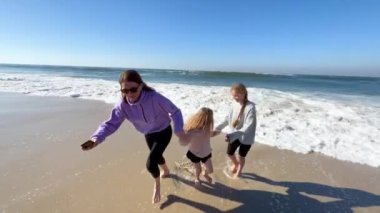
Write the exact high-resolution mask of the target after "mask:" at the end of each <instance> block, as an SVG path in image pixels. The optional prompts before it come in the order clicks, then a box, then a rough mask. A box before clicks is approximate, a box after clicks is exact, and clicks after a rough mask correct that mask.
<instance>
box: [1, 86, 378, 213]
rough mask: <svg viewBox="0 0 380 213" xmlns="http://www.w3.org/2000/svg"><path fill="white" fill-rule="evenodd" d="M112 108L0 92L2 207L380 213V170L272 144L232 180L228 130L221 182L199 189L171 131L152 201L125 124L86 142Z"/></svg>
mask: <svg viewBox="0 0 380 213" xmlns="http://www.w3.org/2000/svg"><path fill="white" fill-rule="evenodd" d="M111 108H112V105H109V104H105V103H102V102H98V101H89V100H81V99H74V98H57V97H33V96H28V95H22V94H8V93H1V94H0V117H1V119H0V134H1V142H0V156H1V157H0V158H1V160H0V188H1V190H0V212H2V213H5V212H176V213H178V212H179V211H180V212H181V213H183V212H380V184H379V180H380V169H379V168H374V167H369V166H366V165H359V164H355V163H350V162H343V161H339V160H336V159H334V158H331V157H326V156H324V155H320V154H317V153H312V154H307V155H304V154H298V153H294V152H292V151H286V150H279V149H277V148H273V147H269V146H265V145H262V144H260V143H259V141H258V142H257V143H256V144H255V145H254V146H253V148H252V150H251V151H250V152H249V154H248V156H247V161H246V167H245V169H244V171H243V172H244V173H243V176H242V178H240V179H239V180H232V179H229V178H228V177H227V176H226V175H225V174H224V170H226V168H227V163H226V162H227V161H226V155H225V149H226V143H225V142H224V140H223V136H218V137H215V138H212V147H213V163H214V170H215V171H214V174H213V178H214V183H213V184H212V185H208V184H206V183H204V184H203V185H202V186H201V187H199V188H195V187H194V186H193V181H192V179H191V178H192V177H191V174H190V173H189V172H188V171H187V169H185V168H184V167H183V166H182V167H178V166H176V165H177V164H178V163H179V164H181V163H182V162H184V154H185V152H186V149H185V148H184V147H181V146H180V145H179V143H178V140H177V138H176V137H175V136H173V139H172V141H171V142H170V145H169V147H168V148H167V150H166V152H165V158H166V161H167V163H168V166H169V168H170V169H171V176H170V177H169V178H166V179H163V180H162V182H161V194H162V199H161V202H160V203H158V204H151V196H152V188H153V179H152V178H151V176H150V174H149V173H148V172H147V171H146V169H145V163H146V157H147V154H148V148H147V146H146V144H145V141H144V137H143V135H141V134H139V133H138V132H137V131H136V130H135V129H134V128H133V127H132V126H131V125H130V123H128V122H124V124H123V125H122V126H121V128H120V129H119V131H117V132H116V133H115V134H114V135H112V136H110V137H109V138H108V139H107V140H106V142H104V143H103V144H101V145H99V146H98V147H96V148H95V149H94V150H91V151H87V152H84V151H82V150H81V149H80V144H81V143H83V142H84V141H86V140H87V139H88V138H89V137H90V135H91V134H92V133H93V132H94V131H95V130H96V128H97V127H98V125H99V124H100V123H101V122H102V121H104V120H105V119H107V118H108V116H109V113H110V110H111Z"/></svg>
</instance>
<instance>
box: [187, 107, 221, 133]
mask: <svg viewBox="0 0 380 213" xmlns="http://www.w3.org/2000/svg"><path fill="white" fill-rule="evenodd" d="M213 114H214V113H213V111H212V109H210V108H207V107H202V108H201V109H199V110H198V112H197V113H195V114H194V115H192V116H191V117H190V118H189V119H188V120H187V121H186V123H185V127H184V129H185V131H190V130H193V129H201V130H203V131H206V132H211V131H212V130H213V129H214V117H213Z"/></svg>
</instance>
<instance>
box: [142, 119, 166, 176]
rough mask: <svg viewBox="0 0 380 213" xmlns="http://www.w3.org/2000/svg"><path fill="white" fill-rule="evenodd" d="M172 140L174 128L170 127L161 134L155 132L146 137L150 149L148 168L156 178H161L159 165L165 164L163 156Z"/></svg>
mask: <svg viewBox="0 0 380 213" xmlns="http://www.w3.org/2000/svg"><path fill="white" fill-rule="evenodd" d="M171 138H172V127H171V126H170V125H169V126H168V127H167V128H165V129H164V130H162V131H160V132H154V133H150V134H146V135H145V140H146V144H147V145H148V147H149V149H150V153H149V156H148V160H147V162H146V168H147V169H148V171H149V172H150V174H152V176H153V177H154V178H157V177H158V176H160V169H159V168H158V165H162V164H165V158H164V157H163V156H162V154H163V153H164V151H165V149H166V147H167V146H168V144H169V142H170V139H171Z"/></svg>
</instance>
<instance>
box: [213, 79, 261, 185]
mask: <svg viewBox="0 0 380 213" xmlns="http://www.w3.org/2000/svg"><path fill="white" fill-rule="evenodd" d="M230 92H231V96H232V98H233V99H234V100H235V101H234V102H233V103H232V108H231V110H230V113H229V114H228V115H227V116H226V118H225V120H224V121H223V122H222V123H221V124H219V125H218V126H217V127H216V128H215V132H214V134H215V135H216V134H219V133H220V132H221V130H222V129H223V128H224V127H226V126H228V128H229V130H228V134H226V141H228V142H229V143H228V147H227V155H228V157H229V159H230V160H231V162H232V166H231V168H230V172H231V173H232V175H233V178H238V177H239V176H240V175H241V172H242V170H243V168H244V164H245V157H246V155H247V153H248V151H249V150H250V149H251V146H252V145H253V143H254V141H255V133H256V108H255V104H254V103H253V102H251V101H249V100H248V92H247V89H246V87H245V86H244V85H243V84H240V83H239V84H234V85H233V86H232V87H231V89H230ZM238 148H239V156H238V157H236V156H235V152H236V150H237V149H238Z"/></svg>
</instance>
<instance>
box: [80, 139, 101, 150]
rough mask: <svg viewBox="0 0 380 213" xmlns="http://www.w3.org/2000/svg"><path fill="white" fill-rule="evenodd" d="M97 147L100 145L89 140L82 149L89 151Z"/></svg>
mask: <svg viewBox="0 0 380 213" xmlns="http://www.w3.org/2000/svg"><path fill="white" fill-rule="evenodd" d="M97 145H98V143H96V142H94V141H92V140H88V141H86V142H84V143H82V145H81V147H82V150H83V151H87V150H90V149H92V148H94V147H95V146H97Z"/></svg>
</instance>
